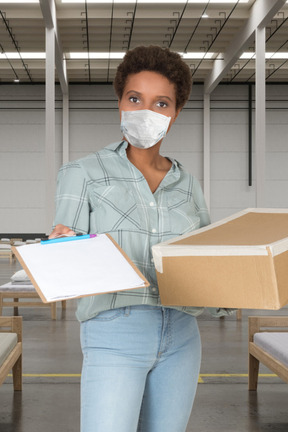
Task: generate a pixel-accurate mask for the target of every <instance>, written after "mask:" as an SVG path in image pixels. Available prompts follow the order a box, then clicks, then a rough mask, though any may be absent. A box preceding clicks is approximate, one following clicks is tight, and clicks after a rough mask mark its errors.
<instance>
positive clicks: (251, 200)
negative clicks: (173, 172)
mask: <svg viewBox="0 0 288 432" xmlns="http://www.w3.org/2000/svg"><path fill="white" fill-rule="evenodd" d="M56 95H57V96H56V99H57V103H56V106H57V109H56V148H57V150H56V155H55V158H56V165H57V168H59V167H60V165H61V163H62V159H61V155H62V153H61V148H62V124H61V123H62V113H61V106H62V103H61V93H60V90H59V88H58V86H57V92H56ZM69 132H70V159H71V160H73V159H77V158H79V157H82V156H84V155H86V154H88V153H90V152H92V151H96V150H98V149H100V148H102V147H103V146H105V145H106V144H109V143H110V142H113V141H117V140H119V139H121V133H120V129H119V114H118V111H117V101H116V99H115V96H114V93H113V88H112V86H109V85H75V86H71V87H70V131H69ZM266 134H267V142H266V148H267V151H266V164H267V166H266V207H288V196H287V192H286V191H287V190H288V145H287V144H288V142H287V141H288V86H287V85H268V86H267V128H266ZM162 154H165V155H167V156H171V157H175V158H176V159H177V160H179V161H180V162H181V163H183V165H184V166H185V167H186V168H187V169H188V170H189V171H190V172H191V173H193V175H195V176H196V177H197V178H198V179H199V180H200V181H201V182H202V181H203V95H202V86H200V85H195V86H194V88H193V91H192V96H191V100H190V102H189V103H188V104H187V106H186V107H185V109H184V110H183V111H182V113H181V114H180V116H179V117H178V119H177V121H176V123H175V124H174V126H173V128H172V130H171V131H170V133H169V135H168V136H167V137H166V138H165V140H164V143H163V147H162ZM44 158H45V88H44V86H42V85H23V86H21V85H18V86H17V85H2V86H0V233H2V234H4V233H43V232H44V231H45V208H44V206H45V196H44V194H45V164H44ZM254 159H255V158H254V157H253V163H255V161H254ZM253 174H254V178H253V184H252V186H248V87H247V86H246V85H233V86H230V85H229V86H228V85H227V86H225V85H219V86H218V87H217V89H216V90H215V91H214V92H213V94H212V95H211V217H212V220H218V219H220V218H222V217H225V216H228V215H230V214H232V213H235V212H237V211H239V210H242V209H244V208H247V207H255V205H256V204H255V203H256V199H255V169H254V167H253Z"/></svg>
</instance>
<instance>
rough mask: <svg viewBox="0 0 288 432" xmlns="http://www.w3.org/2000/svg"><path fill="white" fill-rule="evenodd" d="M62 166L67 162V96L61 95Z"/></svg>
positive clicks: (68, 158)
mask: <svg viewBox="0 0 288 432" xmlns="http://www.w3.org/2000/svg"><path fill="white" fill-rule="evenodd" d="M62 152H63V158H62V162H63V164H65V163H67V162H69V160H70V157H69V94H68V93H66V94H63V148H62Z"/></svg>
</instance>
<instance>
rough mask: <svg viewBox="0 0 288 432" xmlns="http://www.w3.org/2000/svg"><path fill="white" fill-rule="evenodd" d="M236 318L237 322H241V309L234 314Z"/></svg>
mask: <svg viewBox="0 0 288 432" xmlns="http://www.w3.org/2000/svg"><path fill="white" fill-rule="evenodd" d="M236 318H237V320H241V319H242V309H238V310H237V312H236Z"/></svg>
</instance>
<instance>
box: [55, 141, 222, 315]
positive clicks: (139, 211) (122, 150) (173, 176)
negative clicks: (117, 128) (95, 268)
mask: <svg viewBox="0 0 288 432" xmlns="http://www.w3.org/2000/svg"><path fill="white" fill-rule="evenodd" d="M126 148H127V142H126V141H122V142H120V143H119V142H118V143H114V144H111V145H109V146H107V147H105V148H104V149H103V150H101V151H99V152H97V153H93V154H91V155H89V156H87V157H85V158H82V159H79V160H78V161H75V162H71V163H68V164H66V165H64V166H63V167H62V168H61V169H60V171H59V174H58V182H57V194H56V216H55V221H54V225H56V224H59V223H61V224H63V225H66V226H68V227H69V228H71V229H72V230H74V231H75V232H77V233H109V234H110V235H111V236H112V237H113V238H114V239H115V241H116V242H117V243H118V244H119V245H120V247H121V248H122V249H123V250H124V251H125V252H126V253H127V255H128V256H129V257H130V258H131V260H132V261H133V262H134V263H135V265H136V266H137V267H138V268H139V270H140V271H141V272H142V273H143V275H144V276H145V277H146V278H147V279H148V281H149V283H150V286H149V287H147V288H139V289H135V290H127V291H119V292H115V293H109V294H101V295H97V296H91V297H84V298H81V299H79V300H78V307H77V312H76V315H77V318H78V319H79V320H80V321H85V320H87V319H90V318H92V317H94V316H95V315H97V314H98V313H99V312H102V311H104V310H108V309H114V308H119V307H125V306H132V305H140V304H142V305H143V304H144V305H152V306H159V305H161V302H160V297H159V293H158V286H157V279H156V274H155V267H154V264H153V259H152V253H151V247H152V246H153V245H155V244H157V243H159V242H163V241H165V240H168V239H170V238H173V237H176V236H179V235H181V234H185V233H188V232H189V231H193V230H195V229H197V228H200V227H203V226H205V225H207V224H209V223H210V218H209V214H208V211H207V208H206V204H205V201H204V197H203V194H202V190H201V187H200V185H199V183H198V181H197V180H196V179H195V178H194V177H193V176H192V175H190V174H189V173H187V172H186V171H185V170H184V169H183V167H182V166H181V164H179V163H178V162H177V161H175V160H172V167H171V169H170V170H169V172H168V173H167V174H166V176H165V177H164V179H163V180H162V182H161V184H160V185H159V187H158V189H157V190H156V191H155V192H154V193H152V192H151V190H150V188H149V185H148V183H147V182H146V180H145V178H144V176H143V175H142V173H141V172H140V171H139V170H138V169H137V168H136V167H135V166H134V165H133V164H132V163H131V162H130V161H129V160H128V159H127V155H126ZM95 278H97V275H95ZM175 309H178V310H183V311H184V312H186V313H189V314H192V315H199V314H200V313H201V312H202V311H203V308H196V307H189V308H187V307H183V308H180V307H175ZM214 312H215V313H214V315H215V314H217V313H220V310H219V311H217V310H215V311H214ZM212 313H213V311H212ZM225 313H226V312H225ZM221 314H222V313H221Z"/></svg>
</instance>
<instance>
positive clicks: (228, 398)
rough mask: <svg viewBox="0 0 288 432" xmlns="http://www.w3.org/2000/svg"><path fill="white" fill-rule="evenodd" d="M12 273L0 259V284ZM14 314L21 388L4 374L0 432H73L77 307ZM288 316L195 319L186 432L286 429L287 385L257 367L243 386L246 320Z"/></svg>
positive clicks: (23, 310)
mask: <svg viewBox="0 0 288 432" xmlns="http://www.w3.org/2000/svg"><path fill="white" fill-rule="evenodd" d="M18 269H19V265H18V264H17V263H13V264H9V262H8V260H5V259H1V260H0V284H3V283H6V282H8V281H9V279H10V276H11V275H12V274H13V273H14V272H15V271H16V270H18ZM19 312H20V314H21V315H22V316H23V337H24V345H23V351H24V352H23V374H24V377H23V384H24V386H23V391H22V392H15V393H14V392H13V387H12V379H11V377H8V378H7V380H6V381H5V382H4V384H3V385H2V386H1V387H0V431H1V432H39V431H41V432H48V431H49V432H50V431H56V432H79V389H80V371H81V362H82V359H81V351H80V346H79V324H78V322H77V321H76V319H75V316H74V312H75V303H74V302H73V301H71V302H68V305H67V310H66V311H64V312H63V311H62V310H61V308H60V306H58V310H57V321H52V320H51V317H50V311H49V309H46V308H45V309H40V308H20V309H19ZM287 312H288V309H287V308H284V309H282V310H281V311H279V312H277V311H276V312H271V311H266V312H263V311H255V310H245V311H243V316H242V320H241V321H237V320H236V317H235V316H232V317H228V318H225V319H215V318H212V317H211V316H210V315H209V314H208V313H205V314H203V315H202V316H200V317H199V318H198V320H199V327H200V332H201V335H202V344H203V360H202V367H201V376H200V379H199V381H200V382H199V386H198V391H197V395H196V400H195V404H194V407H193V412H192V415H191V418H190V421H189V425H188V428H187V432H217V431H221V432H246V431H247V432H266V431H267V432H268V431H269V432H272V431H275V432H284V431H285V432H287V431H288V409H287V408H288V386H287V384H285V383H284V382H282V381H281V380H280V379H278V378H277V377H275V376H271V372H270V371H269V370H268V369H266V368H264V367H263V366H261V367H260V373H261V376H260V379H259V386H258V391H257V392H249V391H248V385H247V358H248V354H247V344H248V342H247V341H248V336H247V332H248V326H247V317H248V316H251V315H264V314H265V315H278V314H279V315H283V314H287ZM12 314H13V309H12V308H4V311H3V315H12ZM264 374H265V375H266V374H268V376H264ZM227 375H228V376H227ZM95 432H97V431H95ZM115 432H117V431H115ZM127 432H129V431H127ZM175 432H177V431H175Z"/></svg>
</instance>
